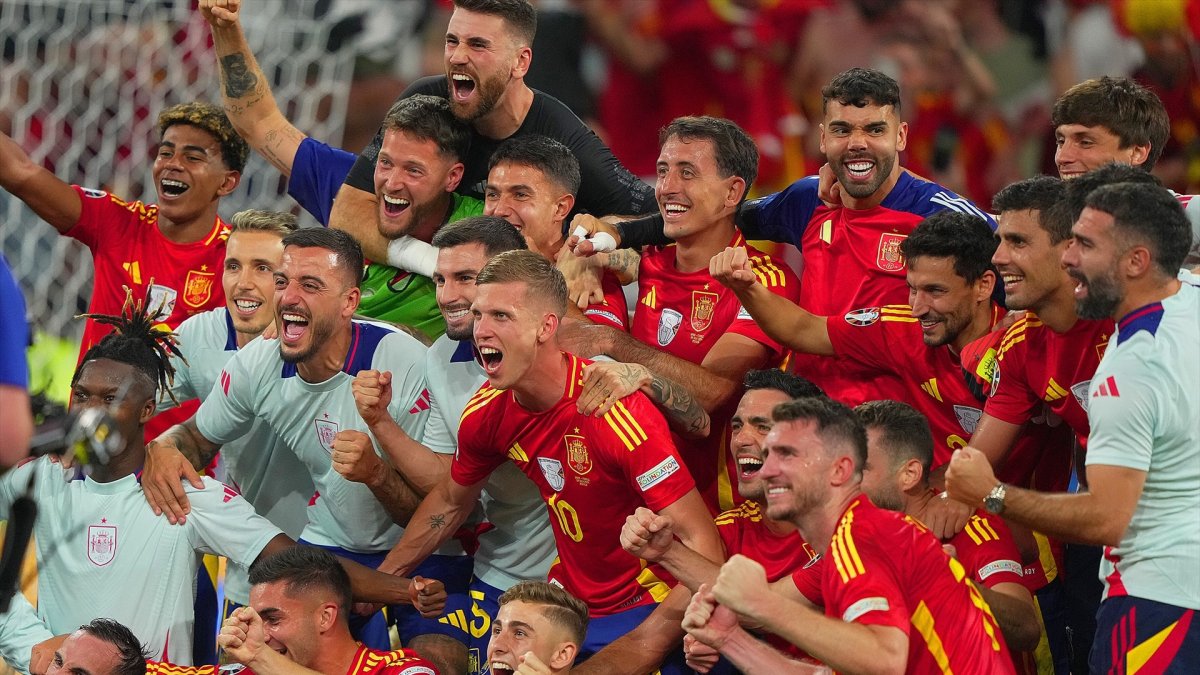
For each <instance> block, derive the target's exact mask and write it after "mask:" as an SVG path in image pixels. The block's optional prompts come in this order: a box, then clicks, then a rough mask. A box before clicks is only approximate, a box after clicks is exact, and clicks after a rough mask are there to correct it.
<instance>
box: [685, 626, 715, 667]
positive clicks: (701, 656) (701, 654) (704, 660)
mask: <svg viewBox="0 0 1200 675" xmlns="http://www.w3.org/2000/svg"><path fill="white" fill-rule="evenodd" d="M683 658H684V662H685V663H687V665H688V668H691V669H692V670H694V671H696V672H697V673H707V672H708V671H710V670H712V669H713V666H715V665H717V661H720V660H721V653H720V652H718V651H717V650H715V649H713V648H712V647H710V646H708V645H706V644H704V643H703V642H701V641H699V640H697V639H696V638H695V637H694V636H693V635H692V634H691V633H688V634H687V635H684V636H683Z"/></svg>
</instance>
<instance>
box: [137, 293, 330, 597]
mask: <svg viewBox="0 0 1200 675" xmlns="http://www.w3.org/2000/svg"><path fill="white" fill-rule="evenodd" d="M176 333H177V334H178V336H179V349H180V351H181V352H182V353H183V357H184V359H186V364H185V363H184V361H183V360H181V359H179V358H178V357H174V356H173V357H172V359H171V360H172V362H173V363H174V365H175V382H174V384H173V385H172V387H171V391H172V392H173V393H174V394H175V398H176V399H177V400H179V401H186V400H190V399H193V398H199V399H200V400H204V399H205V398H207V397H208V396H209V394H210V393H211V392H212V391H213V386H214V385H215V384H216V383H217V381H218V380H219V379H220V377H221V370H222V369H223V368H224V367H225V364H226V363H227V362H228V361H229V359H231V358H232V357H233V355H234V354H235V353H237V348H238V347H237V332H236V331H234V329H233V320H232V319H231V318H230V316H229V310H228V309H226V308H224V307H221V308H218V309H214V310H210V311H207V312H203V313H200V314H197V315H195V316H192V317H189V318H188V319H187V320H186V321H184V322H183V323H182V324H180V325H179V328H178V329H177V330H176ZM172 405H173V404H172V403H171V399H170V398H164V399H160V401H159V404H158V407H159V410H163V409H165V408H169V407H171V406H172ZM221 458H222V460H223V462H224V465H225V470H226V473H227V475H228V478H227V479H226V482H228V483H230V484H231V485H232V486H233V487H234V488H236V489H237V490H238V492H241V493H242V496H243V497H245V498H246V501H248V502H250V503H251V504H252V505H254V510H255V511H257V512H258V514H259V515H260V516H263V517H264V518H266V519H267V520H269V521H271V522H272V523H274V524H275V525H276V527H278V528H279V529H281V530H283V531H284V532H285V533H286V534H287V536H289V537H291V538H292V539H298V538H300V534H301V532H303V531H304V526H305V525H307V524H308V514H307V510H308V502H309V500H310V499H312V496H313V492H314V488H313V482H312V478H311V477H309V475H308V469H307V468H306V467H305V466H304V465H303V464H301V463H300V459H299V458H297V457H296V453H294V452H292V451H291V450H290V449H289V448H288V447H287V445H286V444H285V443H284V442H283V441H281V440H280V439H279V437H278V436H276V435H275V432H274V431H272V430H271V426H270V425H269V424H267V423H266V422H265V421H263V420H260V419H255V420H254V424H253V425H251V427H250V430H249V431H247V432H246V433H245V434H244V435H243V436H241V437H240V438H237V439H236V440H233V441H230V442H228V443H226V444H225V445H223V446H222V447H221ZM225 595H227V596H228V597H229V598H230V599H231V600H233V601H234V602H236V603H238V604H241V605H246V604H249V603H250V582H249V580H248V578H247V571H246V568H244V567H242V566H241V565H238V564H237V563H233V562H231V563H230V564H229V567H228V570H227V572H226V575H225Z"/></svg>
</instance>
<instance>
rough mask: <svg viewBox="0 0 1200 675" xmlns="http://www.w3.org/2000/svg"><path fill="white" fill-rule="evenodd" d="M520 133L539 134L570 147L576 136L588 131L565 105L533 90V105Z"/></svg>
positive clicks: (544, 93)
mask: <svg viewBox="0 0 1200 675" xmlns="http://www.w3.org/2000/svg"><path fill="white" fill-rule="evenodd" d="M521 129H522V130H521V133H523V134H524V133H532V134H541V135H543V136H548V137H550V138H553V139H554V140H556V141H558V142H560V143H562V144H563V145H566V146H568V147H570V145H571V143H570V141H571V140H572V139H573V137H574V136H575V135H576V134H579V133H580V132H583V131H585V130H587V131H588V132H589V133H590V129H588V128H587V125H585V124H584V123H583V121H582V120H580V119H579V116H578V115H576V114H575V113H573V112H571V109H570V108H568V107H567V105H566V104H565V103H563V102H562V101H560V100H558V99H557V98H555V97H553V96H551V95H550V94H547V93H546V92H544V91H539V90H537V89H534V90H533V104H532V105H531V106H530V109H529V114H528V115H527V116H526V124H524V125H522V127H521Z"/></svg>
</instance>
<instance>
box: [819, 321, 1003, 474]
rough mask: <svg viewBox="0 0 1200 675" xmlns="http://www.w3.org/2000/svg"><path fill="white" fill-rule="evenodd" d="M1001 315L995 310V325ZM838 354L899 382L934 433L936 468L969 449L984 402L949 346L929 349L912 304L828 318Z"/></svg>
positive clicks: (906, 399)
mask: <svg viewBox="0 0 1200 675" xmlns="http://www.w3.org/2000/svg"><path fill="white" fill-rule="evenodd" d="M1001 316H1002V310H1001V309H1000V308H999V307H996V306H993V308H992V321H991V325H995V323H996V322H997V321H999V319H1000V317H1001ZM827 325H828V328H829V341H830V342H831V343H832V344H833V351H834V352H836V353H837V355H838V356H840V357H843V358H844V359H846V360H851V361H854V362H856V363H860V364H862V365H864V366H867V367H868V368H870V369H872V370H876V371H880V372H884V373H890V374H892V375H895V376H896V377H897V378H899V380H900V382H901V383H902V385H903V389H902V390H901V391H899V392H896V395H897V396H900V397H901V400H903V401H904V402H905V403H908V404H909V405H912V406H913V407H914V408H916V409H917V410H919V411H921V414H923V415H925V417H926V418H927V419H928V420H929V427H930V430H931V431H932V432H933V440H934V444H933V468H935V469H936V468H938V467H940V466H941V465H943V464H945V463H946V462H949V461H950V455H952V454H953V453H954V451H955V450H956V449H958V448H961V447H963V446H965V445H966V444H967V440H968V439H969V438H971V434H973V433H975V425H976V424H977V423H978V422H979V418H980V417H982V416H983V410H982V406H983V401H982V399H980V398H979V396H977V394H978V393H979V392H978V389H975V390H973V389H972V387H971V383H970V375H969V374H968V373H965V372H963V368H962V365H961V364H960V363H959V360H958V356H957V355H956V354H955V353H954V352H953V351H951V349H950V347H949V346H947V345H942V346H941V347H928V346H926V345H925V342H924V341H923V340H922V334H921V326H920V323H919V322H918V321H917V319H916V318H915V317H913V315H912V307H910V306H909V305H885V306H883V307H872V308H869V309H860V310H856V311H853V312H850V313H848V314H846V315H845V316H844V317H842V316H831V317H829V319H828V324H827Z"/></svg>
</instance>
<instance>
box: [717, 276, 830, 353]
mask: <svg viewBox="0 0 1200 675" xmlns="http://www.w3.org/2000/svg"><path fill="white" fill-rule="evenodd" d="M734 293H735V295H737V297H738V300H741V302H742V306H743V307H745V308H746V311H747V312H750V316H752V317H754V321H755V323H757V324H758V327H759V328H762V329H763V332H765V333H766V334H767V335H769V336H770V337H771V339H772V340H775V341H776V342H778V343H779V344H781V345H784V346H786V347H790V348H791V349H794V350H796V351H798V352H803V353H805V354H819V355H822V356H832V355H833V344H831V343H830V342H829V329H828V328H827V327H826V322H825V317H823V316H817V315H815V314H812V313H810V312H808V311H806V310H804V309H802V308H801V307H800V306H799V305H797V304H795V303H794V302H792V301H791V300H788V299H787V298H785V297H783V296H782V295H776V294H775V293H772V292H771V291H770V290H769V289H768V288H767V287H766V286H763V285H762V284H757V283H756V284H753V285H751V286H750V287H749V288H740V289H737V290H736V291H734Z"/></svg>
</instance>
